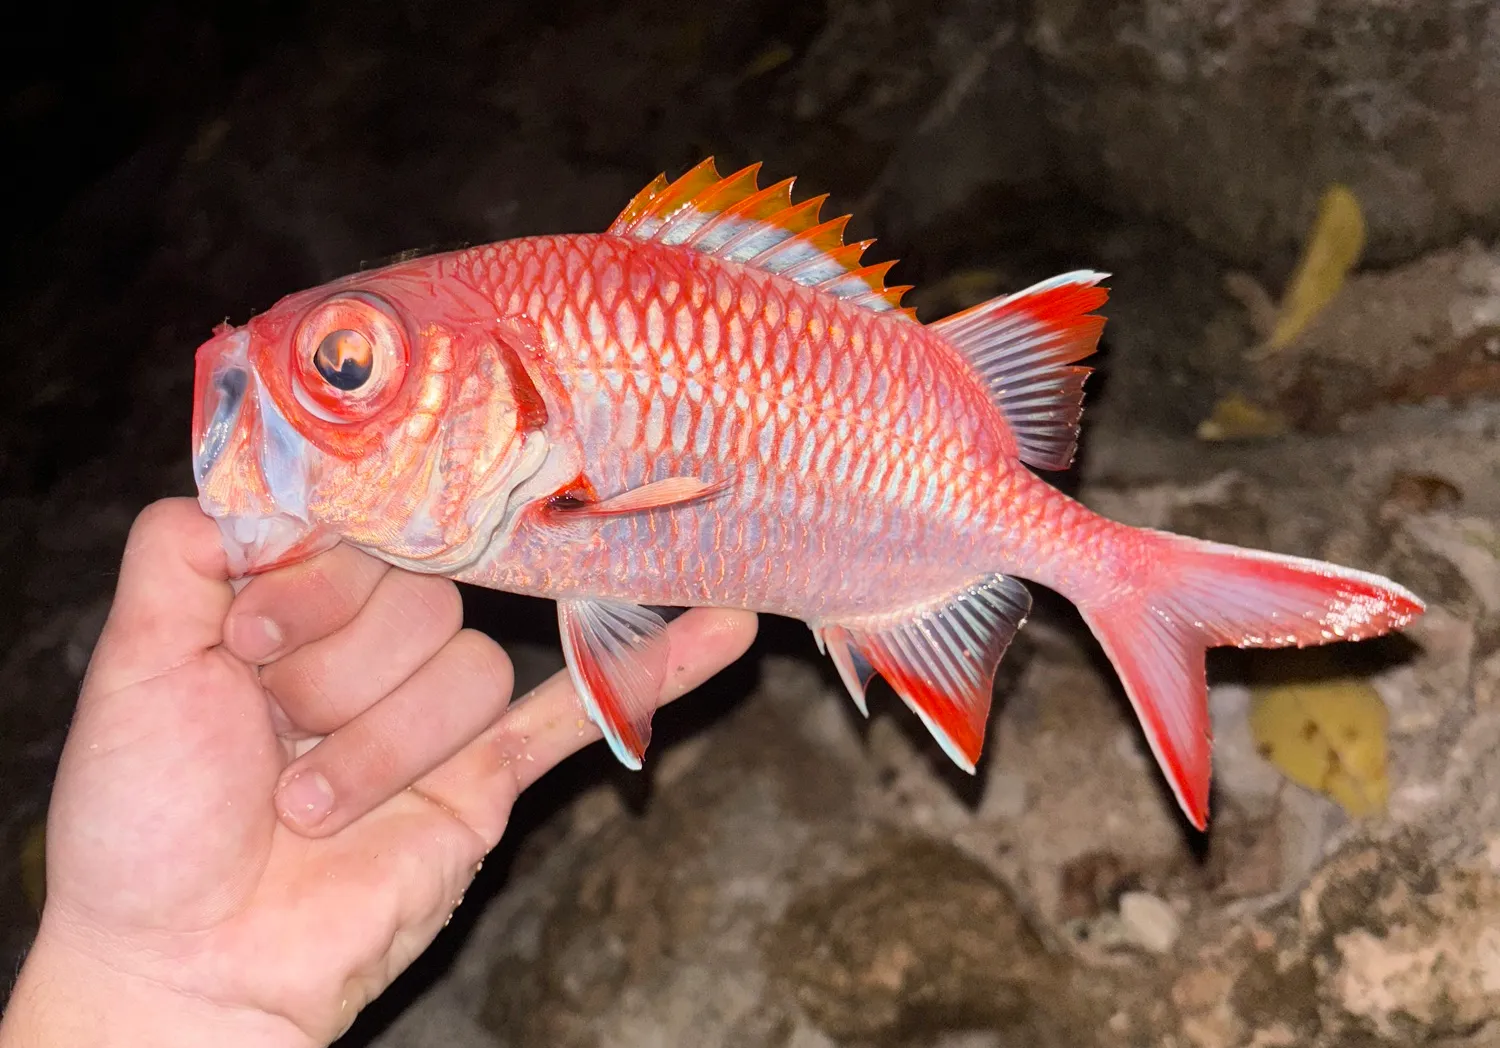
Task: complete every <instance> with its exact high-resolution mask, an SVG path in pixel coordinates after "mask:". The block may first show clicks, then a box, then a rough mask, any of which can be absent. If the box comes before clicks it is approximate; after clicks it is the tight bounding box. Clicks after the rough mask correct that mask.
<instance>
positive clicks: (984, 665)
mask: <svg viewBox="0 0 1500 1048" xmlns="http://www.w3.org/2000/svg"><path fill="white" fill-rule="evenodd" d="M1030 610H1031V594H1030V593H1029V592H1027V590H1026V587H1025V586H1023V585H1022V584H1021V583H1020V582H1018V581H1016V580H1015V579H1012V578H1009V577H1008V576H1005V575H993V576H990V577H989V578H987V579H985V580H983V581H981V582H978V583H975V584H974V585H973V586H970V587H968V588H967V589H965V590H963V591H962V592H960V593H958V594H956V595H955V596H954V597H952V598H951V599H950V600H948V601H947V602H945V603H943V604H941V605H939V606H937V607H934V608H927V609H923V610H921V611H919V612H916V613H914V614H910V615H886V616H879V617H878V618H875V619H867V620H863V621H861V622H859V623H846V624H840V625H829V626H824V627H822V628H820V629H819V630H818V631H817V636H818V643H819V645H820V646H821V645H824V644H826V645H827V648H828V652H829V654H830V655H831V656H832V657H833V662H834V665H835V666H836V667H838V671H839V676H840V677H842V678H843V681H844V685H845V687H847V688H848V689H849V695H850V697H851V698H853V699H854V702H855V705H857V706H858V707H859V709H860V711H861V712H862V713H865V714H866V716H868V715H869V714H868V711H867V710H866V707H865V686H866V685H867V684H868V683H869V679H870V677H871V675H872V673H879V674H880V675H881V676H882V677H884V678H885V679H886V681H887V682H889V683H890V685H891V687H892V688H894V689H895V690H896V694H898V695H900V696H901V698H902V700H903V701H904V702H905V703H906V704H907V705H908V706H909V707H911V709H912V710H913V711H914V712H915V713H916V714H917V716H918V717H920V718H921V719H922V723H923V724H925V725H926V726H927V730H928V731H929V732H931V733H932V736H933V738H935V739H936V740H937V741H938V743H939V744H940V745H941V746H942V747H943V752H945V753H947V754H948V756H949V757H950V758H951V759H952V760H953V762H954V763H955V764H957V765H958V766H959V767H960V768H963V769H964V770H965V771H967V772H969V773H970V774H973V772H974V767H975V765H976V764H977V763H978V762H979V755H980V752H981V751H982V750H983V748H984V732H985V727H986V724H987V722H988V721H989V715H990V693H991V691H992V690H993V689H994V686H995V670H996V668H997V667H998V666H999V665H1000V659H1001V658H1002V657H1003V656H1004V655H1005V651H1006V649H1007V648H1009V647H1010V642H1011V640H1012V639H1014V637H1015V635H1016V631H1017V630H1019V629H1020V628H1021V626H1022V624H1023V623H1024V622H1025V621H1026V615H1027V613H1028V612H1029V611H1030Z"/></svg>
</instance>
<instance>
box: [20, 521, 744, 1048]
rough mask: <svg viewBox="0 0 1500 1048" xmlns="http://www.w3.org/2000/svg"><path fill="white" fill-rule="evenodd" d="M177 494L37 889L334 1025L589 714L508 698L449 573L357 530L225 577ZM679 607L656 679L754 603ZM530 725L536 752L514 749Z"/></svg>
mask: <svg viewBox="0 0 1500 1048" xmlns="http://www.w3.org/2000/svg"><path fill="white" fill-rule="evenodd" d="M166 507H167V508H165V509H161V510H157V511H152V512H155V513H156V516H157V517H165V518H166V519H165V520H163V521H161V522H159V523H158V522H157V521H155V520H152V521H150V522H148V524H147V525H146V526H144V527H140V528H138V529H137V531H138V533H139V534H140V536H141V537H140V538H139V539H137V538H136V537H135V536H133V539H132V542H133V544H134V545H135V546H138V547H142V548H140V549H139V551H138V553H137V554H136V556H138V557H139V559H140V566H139V567H137V568H134V569H133V568H132V563H131V557H130V555H127V559H126V565H125V569H124V570H123V571H122V578H121V586H120V593H119V594H118V595H117V598H116V604H115V607H114V609H113V610H112V613H111V618H110V622H109V624H108V625H107V626H106V629H105V633H104V635H103V637H101V639H100V643H99V646H98V648H97V650H96V653H95V658H94V663H93V665H92V666H91V667H90V672H89V676H88V679H87V680H86V682H85V685H84V691H83V695H82V696H81V698H80V703H79V714H78V718H77V721H76V722H75V725H74V727H73V730H72V731H71V733H70V736H69V742H68V746H67V749H66V752H65V754H64V758H63V763H62V766H61V768H60V770H59V775H58V784H57V788H56V791H55V794H54V800H53V812H52V817H51V820H50V824H51V825H50V831H49V845H48V847H49V856H48V870H49V883H48V908H49V911H51V915H52V917H53V922H54V924H56V923H58V922H59V921H61V923H62V924H63V925H65V926H69V927H82V928H87V929H89V930H90V931H91V933H93V934H95V935H100V936H103V937H107V938H109V939H111V940H115V941H124V942H130V943H133V944H137V946H139V947H141V948H142V949H140V950H138V951H137V952H136V953H135V955H134V956H135V958H136V960H135V961H134V962H133V963H140V964H142V965H143V967H144V969H145V970H143V972H142V974H143V975H145V976H148V977H150V978H152V979H154V980H157V981H158V982H162V983H166V984H167V985H170V986H174V987H177V988H180V989H182V990H184V991H186V992H190V993H192V994H194V995H195V996H197V997H199V998H201V999H207V1000H210V1001H213V1002H217V1003H222V1004H224V1005H225V1006H228V1007H234V1008H247V1007H248V1008H253V1009H256V1010H259V1011H262V1012H267V1013H270V1014H273V1015H277V1016H281V1017H284V1018H286V1019H289V1020H291V1021H292V1022H294V1023H295V1024H296V1025H297V1026H298V1027H299V1028H300V1029H301V1030H302V1031H303V1032H304V1033H306V1034H307V1035H308V1037H309V1038H310V1039H311V1040H314V1041H318V1042H322V1043H326V1042H327V1041H330V1040H332V1039H333V1038H334V1037H335V1036H337V1034H338V1033H339V1032H341V1031H342V1030H343V1029H345V1028H346V1027H347V1026H348V1024H349V1023H350V1022H351V1021H352V1020H353V1017H354V1015H355V1014H356V1013H357V1011H358V1009H359V1008H360V1007H362V1006H363V1005H364V1004H365V1003H367V1002H368V1000H369V999H370V998H372V997H373V996H375V995H376V994H378V993H379V992H380V991H381V990H382V989H384V987H385V986H386V985H387V984H388V983H389V982H390V981H391V979H393V978H394V977H395V975H396V974H398V973H399V972H400V971H401V970H402V969H404V968H405V967H406V966H407V965H408V964H409V963H410V962H411V961H412V959H413V958H415V957H416V955H417V954H419V953H420V952H421V951H422V949H424V948H425V947H426V946H427V944H428V943H430V942H431V940H432V938H433V936H434V935H436V933H437V931H438V929H440V928H441V927H442V925H443V923H444V921H445V920H446V919H447V917H448V916H449V914H450V913H451V912H452V910H453V908H454V907H455V906H457V904H458V902H459V900H460V898H461V896H462V894H463V892H464V890H465V888H466V887H467V885H468V883H469V881H470V879H471V878H472V876H473V874H474V871H475V869H476V868H477V866H478V863H479V861H480V860H481V859H482V858H483V856H484V855H485V853H486V852H488V851H489V849H490V848H492V847H493V846H494V845H495V844H496V843H497V842H498V840H499V838H500V835H501V833H502V832H503V831H504V828H505V823H506V819H507V817H508V816H509V813H510V809H511V806H512V804H513V803H514V801H515V798H516V796H517V795H518V794H519V792H520V791H521V790H523V789H525V788H526V787H527V786H528V785H530V783H531V782H533V781H535V779H536V778H537V777H538V776H540V775H541V774H543V773H544V772H545V771H546V770H547V769H549V768H550V767H552V766H553V765H554V764H555V763H556V762H557V761H559V760H561V759H563V758H564V757H566V756H567V755H568V754H569V753H571V752H573V751H574V750H576V749H577V748H579V747H581V746H582V745H584V744H586V743H588V742H590V741H592V740H593V739H595V738H597V734H596V733H594V732H593V731H592V729H590V730H588V731H580V730H579V727H578V709H577V705H576V700H575V699H574V697H573V695H572V691H571V688H570V687H569V686H568V684H567V682H566V679H565V677H564V676H562V675H559V677H557V678H554V679H553V680H552V681H549V682H548V683H547V684H544V685H543V686H542V687H541V688H539V689H537V691H535V692H533V693H532V694H531V695H530V696H528V697H527V698H526V699H525V700H523V701H521V702H518V703H516V704H515V705H513V706H510V705H508V704H509V698H510V670H509V663H508V661H506V660H505V657H504V655H503V653H501V652H500V650H499V649H498V648H497V647H495V646H494V645H493V642H490V641H488V640H487V639H486V638H483V637H480V636H479V635H477V634H474V633H472V632H471V631H460V629H459V622H458V614H459V605H458V601H457V597H456V592H455V591H454V590H453V587H452V584H451V583H448V582H445V581H442V580H438V579H432V578H422V577H419V576H409V575H405V574H404V573H398V572H393V571H389V570H388V569H386V568H385V567H384V566H383V565H378V564H376V563H375V562H373V561H372V560H370V559H369V558H366V557H363V555H361V554H357V553H354V552H353V551H352V550H347V549H345V550H336V551H333V552H332V553H330V554H324V555H323V556H322V557H320V558H318V560H317V561H316V562H314V563H313V564H311V565H300V566H297V567H294V568H288V569H284V570H283V571H281V572H277V573H272V574H270V575H267V576H264V577H262V578H260V579H257V580H256V581H255V582H254V583H252V584H251V585H250V586H249V587H247V588H246V589H245V590H244V591H243V592H242V593H241V594H240V595H239V596H238V597H235V596H233V594H232V593H231V592H230V587H229V586H228V584H227V583H226V582H224V581H223V579H222V554H219V553H218V552H217V550H218V547H217V534H216V533H215V532H214V531H213V527H212V524H211V523H209V522H208V521H207V519H206V518H204V517H202V516H201V514H198V513H197V512H196V509H195V508H194V507H192V504H191V503H187V504H185V505H184V504H182V503H167V504H166ZM205 527H206V530H205ZM153 528H156V529H157V530H156V531H153V530H152V529H153ZM153 541H159V542H163V543H165V545H167V546H172V545H174V544H175V545H176V546H180V547H181V548H182V549H181V552H179V553H178V554H177V562H176V564H174V565H169V566H170V567H174V568H175V569H177V570H175V571H174V570H167V571H162V570H160V565H154V566H148V563H147V562H148V561H150V559H151V558H152V557H153V556H157V555H161V554H162V551H158V550H152V549H149V548H145V547H148V546H149V545H150V544H151V543H152V542H153ZM148 572H150V574H147V573H148ZM133 585H134V586H136V587H138V588H136V589H132V586H133ZM320 587H321V589H320ZM258 614H261V615H265V616H267V617H271V618H273V619H275V620H277V621H279V622H280V623H281V624H282V625H283V627H284V630H283V632H284V634H285V643H284V645H283V647H282V650H281V651H280V652H278V653H276V656H275V658H273V659H272V660H271V661H270V663H269V665H264V666H263V668H261V669H260V670H257V662H260V661H262V660H256V659H251V658H243V657H240V656H239V655H237V654H234V652H235V651H236V650H238V649H240V648H243V647H244V646H245V644H244V643H243V642H242V641H240V640H238V639H237V635H238V634H240V633H241V632H242V631H239V630H237V628H236V617H239V618H240V619H241V620H246V619H248V618H253V617H254V616H255V615H258ZM673 629H674V636H673V644H674V648H677V647H679V646H680V647H681V649H682V654H683V657H682V658H680V659H677V658H674V659H673V664H674V666H676V667H677V669H676V672H675V673H674V677H673V679H672V680H669V682H668V684H667V686H666V689H665V694H664V695H663V699H664V700H669V699H670V698H672V697H675V695H677V694H681V693H682V691H685V690H687V689H688V688H690V687H692V686H694V685H695V684H696V683H698V681H700V680H702V679H703V678H705V677H707V676H708V675H709V674H711V673H712V672H715V671H716V670H717V669H718V668H719V667H720V666H722V665H723V664H725V663H727V662H728V661H730V660H731V659H733V658H735V657H737V656H738V655H739V654H740V653H741V652H742V651H743V650H744V647H745V645H746V644H748V641H749V639H750V637H751V636H752V631H753V619H750V618H749V617H748V616H735V615H727V614H724V613H706V612H705V613H698V614H697V615H696V616H694V615H689V616H683V617H682V618H681V619H678V620H677V621H676V622H675V623H674V624H673ZM325 735H326V737H322V736H325ZM320 737H321V741H317V745H316V746H314V745H312V743H313V742H314V741H315V740H317V739H319V738H320ZM522 740H524V744H525V748H526V752H527V756H528V757H529V758H531V759H529V760H526V761H512V760H510V759H508V758H509V756H510V755H512V754H514V753H516V752H517V751H518V744H519V743H520V742H521V741H522ZM313 771H316V772H317V773H318V774H319V775H321V776H322V777H323V778H324V779H325V780H326V781H328V782H329V783H331V786H332V794H333V795H334V796H335V797H337V798H338V801H337V803H336V805H335V806H334V807H333V810H332V812H331V813H329V814H327V815H326V816H323V817H322V818H321V820H315V824H314V825H311V826H299V825H296V816H297V815H298V814H300V812H299V811H297V810H295V809H296V808H297V806H296V805H293V804H291V803H290V798H292V797H293V796H294V795H293V794H291V793H290V792H288V791H286V790H285V789H284V788H285V787H286V784H287V782H288V780H289V779H292V778H299V779H300V778H306V777H307V776H308V775H309V774H310V773H311V772H313ZM278 784H280V785H281V786H282V787H283V790H282V791H281V792H277V788H278ZM273 793H274V794H275V795H276V797H277V803H276V804H273V803H271V797H272V795H273ZM278 807H279V808H281V809H282V810H281V812H280V814H278ZM142 957H144V958H147V960H140V959H139V958H142Z"/></svg>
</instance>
